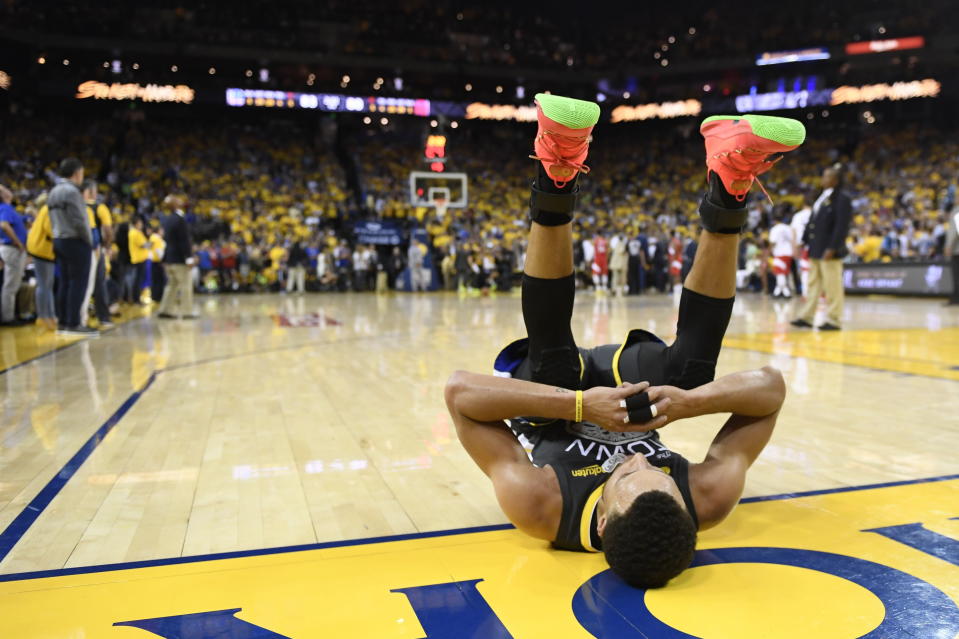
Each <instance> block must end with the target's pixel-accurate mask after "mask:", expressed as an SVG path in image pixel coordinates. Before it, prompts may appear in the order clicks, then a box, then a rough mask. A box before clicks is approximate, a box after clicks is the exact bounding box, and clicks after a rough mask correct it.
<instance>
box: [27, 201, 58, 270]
mask: <svg viewBox="0 0 959 639" xmlns="http://www.w3.org/2000/svg"><path fill="white" fill-rule="evenodd" d="M27 253H29V254H30V255H32V256H33V257H38V258H40V259H41V260H48V261H50V262H52V261H53V260H54V254H53V228H52V227H51V225H50V209H48V208H47V205H46V204H44V205H43V206H42V207H40V211H39V212H37V218H36V219H35V220H34V221H33V226H31V227H30V232H29V233H28V234H27Z"/></svg>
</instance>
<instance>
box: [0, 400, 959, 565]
mask: <svg viewBox="0 0 959 639" xmlns="http://www.w3.org/2000/svg"><path fill="white" fill-rule="evenodd" d="M144 390H146V389H144ZM954 479H959V474H955V475H941V476H938V477H924V478H921V479H904V480H901V481H891V482H884V483H881V484H866V485H863V486H840V487H839V488H825V489H822V490H809V491H804V492H798V493H782V494H779V495H768V496H762V497H746V498H745V499H741V500H740V502H739V503H741V504H749V503H754V502H761V501H777V500H778V501H781V500H786V499H796V498H799V497H815V496H817V495H829V494H833V493H845V492H855V491H859V490H871V489H876V488H891V487H895V486H909V485H912V484H928V483H934V482H941V481H950V480H954ZM513 528H514V526H513V525H512V524H493V525H489V526H474V527H471V528H453V529H449V530H434V531H429V532H417V533H406V534H402V535H387V536H383V537H364V538H360V539H347V540H343V541H327V542H320V543H314V544H300V545H297V546H280V547H276V548H257V549H253V550H235V551H232V552H221V553H212V554H208V555H191V556H188V557H170V558H167V559H147V560H143V561H129V562H123V563H116V564H101V565H99V566H80V567H76V568H57V569H53V570H38V571H34V572H21V573H11V574H6V575H0V583H3V582H9V581H26V580H30V579H43V578H46V577H66V576H69V575H85V574H91V573H99V572H110V571H116V570H132V569H135V568H152V567H155V566H174V565H177V564H189V563H200V562H204V561H218V560H221V559H240V558H244V557H262V556H267V555H280V554H285V553H291V552H304V551H308V550H323V549H329V548H344V547H349V546H366V545H372V544H381V543H389V542H397V541H410V540H415V539H430V538H435V537H453V536H457V535H468V534H473V533H483V532H495V531H501V530H512V529H513Z"/></svg>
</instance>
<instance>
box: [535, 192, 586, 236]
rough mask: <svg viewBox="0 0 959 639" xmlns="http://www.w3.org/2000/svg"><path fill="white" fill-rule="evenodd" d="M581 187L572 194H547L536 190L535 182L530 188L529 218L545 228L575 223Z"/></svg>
mask: <svg viewBox="0 0 959 639" xmlns="http://www.w3.org/2000/svg"><path fill="white" fill-rule="evenodd" d="M578 195H579V186H577V187H575V188H574V189H573V190H572V192H570V193H547V192H546V191H541V190H539V189H538V188H536V182H533V184H532V185H531V188H530V197H529V217H530V219H531V220H533V221H534V222H536V223H537V224H542V225H543V226H562V225H564V224H569V223H570V222H572V221H573V211H574V210H575V209H576V198H577V196H578Z"/></svg>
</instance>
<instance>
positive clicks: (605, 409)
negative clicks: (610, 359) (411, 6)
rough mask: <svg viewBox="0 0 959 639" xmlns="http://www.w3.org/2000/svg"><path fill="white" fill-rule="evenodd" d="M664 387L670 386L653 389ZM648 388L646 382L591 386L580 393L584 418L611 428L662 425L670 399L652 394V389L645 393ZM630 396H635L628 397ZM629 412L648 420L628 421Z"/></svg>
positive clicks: (620, 430) (664, 395) (646, 427)
mask: <svg viewBox="0 0 959 639" xmlns="http://www.w3.org/2000/svg"><path fill="white" fill-rule="evenodd" d="M666 388H670V387H666V386H660V387H656V388H655V389H654V390H659V389H666ZM647 389H649V382H640V383H638V384H628V383H623V384H620V385H619V386H617V387H616V388H609V387H606V386H595V387H593V388H590V389H589V390H587V391H585V392H584V393H583V419H584V421H587V422H590V423H593V424H596V425H597V426H601V427H603V428H605V429H606V430H610V431H619V432H623V431H647V430H653V429H656V428H661V427H662V426H665V425H666V422H667V421H669V416H668V414H667V409H668V408H669V405H670V403H671V402H672V399H671V398H670V397H668V396H667V395H666V394H661V393H657V395H660V394H661V395H662V396H661V397H654V396H653V394H652V393H651V392H650V393H647ZM677 390H678V389H677ZM643 396H645V397H646V398H645V399H644V397H643ZM631 397H635V398H636V399H633V400H630V398H631ZM644 408H645V411H644V410H643V409H644ZM631 412H632V413H633V415H632V416H633V417H634V418H635V417H637V416H638V415H644V416H646V417H649V419H646V420H644V422H643V423H636V422H634V421H631V420H630V413H631Z"/></svg>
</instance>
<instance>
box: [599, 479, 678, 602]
mask: <svg viewBox="0 0 959 639" xmlns="http://www.w3.org/2000/svg"><path fill="white" fill-rule="evenodd" d="M695 551H696V526H695V525H694V524H693V520H692V518H691V517H690V516H689V513H687V512H686V511H685V510H683V509H682V507H681V506H680V505H679V504H678V503H677V502H676V500H675V499H673V497H672V496H670V495H669V494H668V493H665V492H663V491H661V490H651V491H649V492H645V493H643V494H641V495H639V496H638V497H636V499H635V500H634V501H633V503H632V505H630V507H629V508H628V509H627V510H626V512H624V513H622V514H617V515H613V516H611V517H610V518H609V520H608V521H607V522H606V529H605V531H604V532H603V552H604V553H605V554H606V561H607V562H609V567H610V568H612V570H613V572H614V573H616V574H617V575H619V577H620V578H621V579H622V580H623V581H625V582H626V583H628V584H629V585H631V586H634V587H636V588H659V587H661V586H665V585H666V582H668V581H669V580H670V579H672V578H673V577H675V576H676V575H678V574H679V573H681V572H682V571H684V570H685V569H686V568H688V567H689V564H690V563H691V562H692V560H693V553H695Z"/></svg>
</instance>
